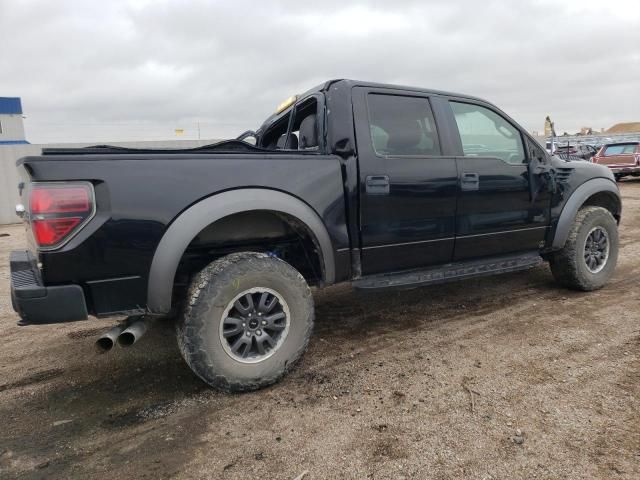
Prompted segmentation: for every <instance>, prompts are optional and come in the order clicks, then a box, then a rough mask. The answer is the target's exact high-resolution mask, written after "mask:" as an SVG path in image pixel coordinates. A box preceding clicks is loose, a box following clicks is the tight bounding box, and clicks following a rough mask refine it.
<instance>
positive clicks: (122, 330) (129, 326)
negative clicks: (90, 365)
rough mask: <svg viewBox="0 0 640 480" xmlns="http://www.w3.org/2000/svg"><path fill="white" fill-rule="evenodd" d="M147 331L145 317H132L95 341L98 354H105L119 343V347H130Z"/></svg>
mask: <svg viewBox="0 0 640 480" xmlns="http://www.w3.org/2000/svg"><path fill="white" fill-rule="evenodd" d="M148 329H149V320H148V319H146V318H145V317H132V318H130V319H128V320H127V321H126V322H124V323H123V324H120V325H116V326H115V327H113V328H112V329H111V330H109V331H108V332H107V333H105V334H103V335H101V336H100V338H98V340H97V341H96V350H98V353H106V352H108V351H110V350H111V349H112V348H113V347H115V346H116V343H119V344H120V346H121V347H130V346H131V345H133V344H134V343H136V342H137V341H138V340H140V339H141V338H142V336H143V335H144V334H145V333H147V330H148Z"/></svg>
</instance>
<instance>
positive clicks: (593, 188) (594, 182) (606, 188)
mask: <svg viewBox="0 0 640 480" xmlns="http://www.w3.org/2000/svg"><path fill="white" fill-rule="evenodd" d="M587 206H597V207H603V208H606V209H607V210H609V211H610V212H611V214H612V215H613V217H614V218H615V219H616V221H617V222H620V215H621V213H622V202H621V200H620V192H619V191H618V187H617V186H616V184H615V183H614V182H613V181H611V180H609V179H606V178H594V179H591V180H588V181H586V182H585V183H583V184H582V185H580V186H579V187H578V188H576V189H575V190H574V191H573V193H572V194H571V196H570V197H569V199H568V200H567V201H566V203H565V205H564V208H563V209H562V212H561V213H560V217H559V218H558V223H557V226H556V229H555V232H554V236H553V240H552V248H553V249H554V250H559V249H561V248H563V247H564V245H565V243H566V242H567V238H568V236H569V231H570V229H571V227H572V226H573V222H574V219H575V218H576V215H577V214H578V211H579V210H580V209H581V208H584V207H587Z"/></svg>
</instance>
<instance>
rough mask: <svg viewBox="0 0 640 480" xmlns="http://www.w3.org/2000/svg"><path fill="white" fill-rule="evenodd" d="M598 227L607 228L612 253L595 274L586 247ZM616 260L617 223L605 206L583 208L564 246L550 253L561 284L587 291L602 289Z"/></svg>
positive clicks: (552, 270)
mask: <svg viewBox="0 0 640 480" xmlns="http://www.w3.org/2000/svg"><path fill="white" fill-rule="evenodd" d="M597 226H599V227H602V228H604V229H605V230H606V232H607V234H608V236H609V239H608V241H609V254H608V258H607V261H606V263H605V265H604V267H603V268H602V270H600V271H599V272H597V273H592V272H591V271H589V269H588V268H587V264H586V262H585V260H584V248H585V241H586V237H587V235H588V233H589V232H590V231H591V229H593V228H594V227H597ZM617 261H618V225H617V223H616V220H615V219H614V218H613V215H611V212H609V211H608V210H607V209H605V208H602V207H584V208H582V209H580V210H579V211H578V213H577V215H576V218H575V219H574V221H573V225H572V226H571V230H569V236H568V237H567V242H566V243H565V245H564V248H563V249H562V250H559V251H558V252H555V253H554V254H553V255H551V258H550V259H549V264H550V266H551V272H552V273H553V276H554V278H555V279H556V281H557V282H558V283H559V284H561V285H563V286H565V287H568V288H571V289H573V290H582V291H585V292H588V291H591V290H597V289H599V288H602V287H603V286H604V285H605V284H606V283H607V281H608V280H609V278H610V277H611V275H612V274H613V271H614V270H615V268H616V263H617Z"/></svg>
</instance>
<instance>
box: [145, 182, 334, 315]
mask: <svg viewBox="0 0 640 480" xmlns="http://www.w3.org/2000/svg"><path fill="white" fill-rule="evenodd" d="M251 210H271V211H275V212H281V213H285V214H288V215H291V216H292V217H295V218H297V219H298V220H300V221H301V222H302V223H304V224H305V225H306V227H307V228H308V229H309V231H310V232H311V233H312V234H313V235H314V237H315V241H316V242H317V245H318V246H319V247H320V253H321V257H322V258H321V259H320V261H321V265H322V266H323V276H324V278H323V280H324V283H326V284H332V283H334V281H335V263H334V255H333V246H332V243H331V239H330V238H329V233H328V232H327V229H326V228H325V226H324V223H323V222H322V219H321V218H320V216H319V215H318V214H317V213H316V212H315V211H314V210H313V209H312V208H311V207H309V206H308V205H307V204H306V203H304V202H302V201H301V200H299V199H298V198H296V197H294V196H292V195H288V194H286V193H282V192H280V191H276V190H269V189H264V188H243V189H239V190H230V191H226V192H222V193H218V194H216V195H213V196H211V197H207V198H205V199H203V200H201V201H199V202H198V203H196V204H194V205H192V206H191V207H189V208H188V209H187V210H185V211H184V212H182V213H181V214H180V215H179V216H178V217H177V218H176V219H175V220H174V221H173V222H172V223H171V225H170V226H169V228H168V229H167V230H166V232H165V233H164V235H163V236H162V239H161V240H160V243H159V244H158V247H157V248H156V251H155V253H154V255H153V260H152V262H151V269H150V270H149V283H148V287H147V309H148V311H149V312H151V313H167V312H169V310H170V309H171V296H172V292H173V282H174V279H175V275H176V271H177V269H178V264H179V263H180V259H181V258H182V255H183V254H184V252H185V250H186V249H187V247H188V246H189V244H190V243H191V241H192V240H193V239H194V238H195V236H196V235H197V234H198V233H200V231H202V229H204V228H205V227H207V226H208V225H210V224H212V223H214V222H216V221H218V220H220V219H222V218H224V217H227V216H229V215H233V214H235V213H241V212H247V211H251Z"/></svg>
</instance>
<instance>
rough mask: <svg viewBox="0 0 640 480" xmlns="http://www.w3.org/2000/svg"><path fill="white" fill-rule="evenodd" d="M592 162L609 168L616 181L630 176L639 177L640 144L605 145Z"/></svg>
mask: <svg viewBox="0 0 640 480" xmlns="http://www.w3.org/2000/svg"><path fill="white" fill-rule="evenodd" d="M592 161H593V163H598V164H600V165H606V166H607V167H609V168H610V169H611V170H612V171H613V175H614V176H615V177H616V180H620V179H621V178H622V177H626V176H628V175H632V176H634V177H637V176H639V175H640V142H624V143H610V144H608V145H604V146H602V148H600V150H599V151H598V153H597V154H596V155H595V156H594V157H593V160H592Z"/></svg>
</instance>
